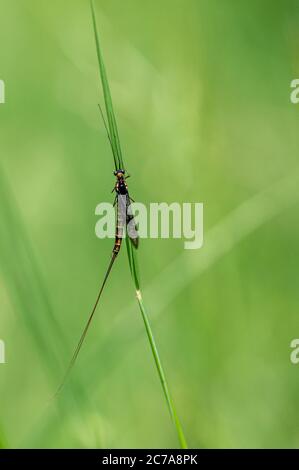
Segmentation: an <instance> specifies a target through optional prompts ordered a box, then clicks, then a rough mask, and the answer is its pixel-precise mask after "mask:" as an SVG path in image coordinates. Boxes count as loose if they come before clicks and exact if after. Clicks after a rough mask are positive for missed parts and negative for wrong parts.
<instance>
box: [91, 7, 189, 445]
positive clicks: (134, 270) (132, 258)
mask: <svg viewBox="0 0 299 470" xmlns="http://www.w3.org/2000/svg"><path fill="white" fill-rule="evenodd" d="M90 5H91V13H92V20H93V27H94V34H95V41H96V48H97V55H98V61H99V68H100V76H101V81H102V88H103V94H104V99H105V106H106V113H107V117H108V126H109V131H110V138H111V142H112V146H113V149H114V150H115V151H116V153H117V155H118V158H119V163H120V165H121V168H124V166H123V161H122V153H121V146H120V140H119V135H118V130H117V125H116V119H115V116H114V111H113V105H112V98H111V93H110V88H109V84H108V79H107V74H106V69H105V65H104V61H103V56H102V53H101V49H100V42H99V35H98V32H97V25H96V17H95V10H94V5H93V0H90ZM126 247H127V253H128V258H129V265H130V271H131V275H132V278H133V281H134V285H135V290H136V297H137V301H138V305H139V309H140V312H141V315H142V319H143V322H144V326H145V330H146V334H147V337H148V340H149V343H150V347H151V351H152V354H153V357H154V361H155V364H156V367H157V371H158V375H159V378H160V382H161V385H162V388H163V392H164V395H165V398H166V401H167V405H168V409H169V412H170V415H171V418H172V420H173V423H174V425H175V428H176V431H177V434H178V438H179V442H180V445H181V447H182V448H183V449H186V448H187V443H186V439H185V436H184V433H183V430H182V426H181V423H180V421H179V418H178V415H177V413H176V410H175V407H174V403H173V401H172V398H171V395H170V392H169V388H168V385H167V381H166V377H165V372H164V369H163V367H162V363H161V360H160V357H159V353H158V349H157V346H156V342H155V339H154V335H153V332H152V329H151V326H150V322H149V318H148V315H147V313H146V310H145V307H144V303H143V300H142V294H141V289H140V279H139V273H138V265H137V258H136V251H135V250H133V247H132V245H131V243H130V241H129V239H128V237H126Z"/></svg>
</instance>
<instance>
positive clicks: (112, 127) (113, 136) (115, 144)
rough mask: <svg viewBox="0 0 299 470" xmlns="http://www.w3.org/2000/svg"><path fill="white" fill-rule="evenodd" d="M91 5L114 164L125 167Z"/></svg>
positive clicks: (91, 2) (91, 1)
mask: <svg viewBox="0 0 299 470" xmlns="http://www.w3.org/2000/svg"><path fill="white" fill-rule="evenodd" d="M90 7H91V14H92V22H93V29H94V36H95V42H96V49H97V56H98V62H99V68H100V76H101V81H102V86H103V93H104V100H105V108H106V113H107V118H108V126H109V132H110V141H111V145H112V148H113V154H114V155H117V159H118V161H117V162H115V161H114V164H115V168H116V167H118V168H122V169H124V164H123V159H122V151H121V146H120V139H119V135H118V129H117V125H116V119H115V115H114V110H113V105H112V99H111V93H110V88H109V83H108V79H107V73H106V68H105V64H104V60H103V56H102V52H101V49H100V41H99V35H98V30H97V23H96V16H95V10H94V5H93V0H90Z"/></svg>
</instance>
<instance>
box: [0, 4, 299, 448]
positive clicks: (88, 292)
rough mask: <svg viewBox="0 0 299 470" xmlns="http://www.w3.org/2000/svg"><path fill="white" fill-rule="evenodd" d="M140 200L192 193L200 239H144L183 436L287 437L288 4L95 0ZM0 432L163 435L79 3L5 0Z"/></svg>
mask: <svg viewBox="0 0 299 470" xmlns="http://www.w3.org/2000/svg"><path fill="white" fill-rule="evenodd" d="M95 5H96V10H97V18H98V24H99V27H100V32H101V41H102V48H103V52H104V57H105V62H106V67H107V71H108V76H109V81H110V86H111V92H112V95H113V100H114V106H115V111H116V115H117V120H118V125H119V130H120V137H121V142H122V146H123V151H124V158H125V162H126V165H127V168H128V170H129V172H130V173H131V175H132V177H131V179H130V180H129V181H130V190H131V193H132V196H133V197H134V199H136V200H137V201H142V202H145V203H149V202H160V201H166V202H169V203H170V202H173V201H179V202H187V201H190V202H195V201H197V202H204V218H205V225H204V233H205V244H204V247H203V248H202V249H201V250H198V251H186V250H184V249H183V242H182V240H142V241H141V244H140V245H141V246H140V253H139V262H140V266H141V276H142V281H143V285H144V288H145V294H144V297H145V303H146V305H147V308H148V311H149V315H150V317H151V320H152V324H153V329H154V332H155V334H156V339H157V343H158V345H159V349H160V353H161V356H162V360H163V363H164V366H165V369H166V373H167V376H168V380H169V384H170V388H171V391H172V395H173V398H174V400H175V403H176V407H177V410H178V413H179V416H180V418H181V420H182V424H183V427H184V430H185V434H186V437H187V440H188V443H189V445H190V447H298V446H299V424H298V423H299V420H298V396H299V366H297V367H296V366H295V365H292V364H291V362H290V358H289V356H290V342H291V340H292V339H293V338H296V337H298V336H299V324H298V258H299V246H298V238H299V224H298V204H299V194H298V187H299V166H298V163H297V161H298V150H299V137H298V119H299V115H298V113H299V105H297V106H296V105H293V104H291V103H290V82H291V80H292V79H294V78H299V54H298V50H299V33H298V31H299V29H298V25H299V5H298V2H297V1H296V0H287V1H276V2H272V1H270V0H262V1H261V0H252V1H251V2H244V1H242V2H236V1H235V0H225V1H221V0H184V1H183V0H163V1H162V2H161V1H158V0H153V1H151V2H140V1H137V0H126V1H121V0H95ZM0 12H1V14H0V79H2V80H4V81H5V84H6V104H4V105H0V122H1V164H0V208H1V224H0V276H1V277H0V298H1V304H0V305H1V307H0V308H1V315H0V338H1V339H3V340H4V341H5V344H6V360H7V363H6V364H5V365H0V445H2V446H3V447H110V448H115V447H129V448H130V447H131V448H132V447H133V448H134V447H145V448H151V447H177V446H178V443H177V438H176V435H175V432H174V429H173V426H172V423H171V421H170V419H169V416H168V411H167V407H166V403H165V399H164V397H163V394H162V390H161V386H160V383H159V380H158V377H157V373H156V370H155V366H154V363H153V360H152V357H151V353H150V348H149V345H148V342H147V339H146V336H145V333H144V331H143V324H142V320H141V317H140V313H139V311H138V306H137V304H136V302H135V301H134V289H133V284H132V280H131V278H130V275H129V268H128V262H127V259H126V254H125V250H123V252H122V253H121V255H120V258H119V259H118V260H117V263H116V265H115V268H114V270H113V273H112V276H111V279H110V280H109V283H108V285H107V289H106V291H105V294H104V296H103V299H102V304H101V306H100V308H99V310H98V311H97V315H96V318H95V321H94V323H93V325H92V328H91V329H90V332H89V334H88V338H87V340H86V343H85V345H84V348H83V349H82V351H81V354H80V356H79V358H78V362H77V364H76V367H75V369H74V370H73V373H72V377H71V379H70V381H69V382H68V384H67V385H66V386H65V389H64V390H63V392H62V393H61V395H60V396H59V398H58V399H57V400H56V401H55V402H49V399H50V397H51V395H52V394H53V392H54V391H55V389H56V387H57V385H58V383H59V382H60V380H61V378H62V376H63V373H64V371H65V369H66V367H67V364H68V362H69V360H70V356H71V353H72V351H73V349H74V346H75V345H76V342H77V340H78V338H79V335H80V333H81V331H82V328H83V326H84V322H85V321H86V318H87V315H88V314H89V312H90V309H91V307H92V304H93V302H94V300H95V297H96V295H97V290H98V287H99V284H100V281H101V279H102V277H103V274H104V272H105V269H106V267H107V263H108V260H109V257H110V252H111V249H112V244H113V242H112V241H111V240H99V239H97V238H96V236H95V233H94V227H95V223H96V220H97V218H96V216H95V214H94V210H95V207H96V205H97V204H98V203H99V202H101V201H107V200H108V201H109V200H110V199H111V201H112V198H113V196H112V195H110V191H111V188H112V187H113V184H114V177H113V175H112V170H113V164H112V156H111V152H110V148H109V145H108V143H107V138H106V134H105V130H104V128H103V125H102V123H101V121H100V118H99V114H98V109H97V103H98V101H99V100H102V94H101V90H100V81H99V76H98V66H97V59H96V53H95V44H94V37H93V31H92V25H91V18H90V10H89V2H88V1H83V0H72V1H70V0H66V1H64V2H61V1H58V0H52V1H51V2H46V1H44V0H42V1H39V2H36V1H33V0H18V1H17V2H16V1H11V0H1V2H0Z"/></svg>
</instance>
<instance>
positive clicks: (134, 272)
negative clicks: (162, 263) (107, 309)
mask: <svg viewBox="0 0 299 470" xmlns="http://www.w3.org/2000/svg"><path fill="white" fill-rule="evenodd" d="M126 247H127V253H128V259H129V265H130V271H131V276H132V279H133V282H134V285H135V292H136V298H137V302H138V305H139V309H140V312H141V315H142V319H143V323H144V326H145V330H146V334H147V337H148V340H149V343H150V347H151V350H152V353H153V357H154V360H155V364H156V367H157V371H158V374H159V378H160V382H161V385H162V388H163V392H164V395H165V398H166V402H167V405H168V409H169V412H170V416H171V418H172V420H173V423H174V425H175V428H176V431H177V434H178V438H179V442H180V445H181V448H182V449H187V448H188V446H187V442H186V439H185V436H184V432H183V429H182V425H181V423H180V420H179V417H178V415H177V412H176V409H175V406H174V403H173V401H172V398H171V395H170V392H169V388H168V384H167V380H166V376H165V372H164V369H163V366H162V362H161V359H160V356H159V352H158V348H157V346H156V342H155V338H154V335H153V331H152V328H151V325H150V322H149V318H148V315H147V313H146V310H145V307H144V303H143V299H142V292H141V288H140V279H139V274H138V267H137V257H136V253H135V251H134V250H135V248H133V247H132V244H131V242H130V240H129V238H128V237H126Z"/></svg>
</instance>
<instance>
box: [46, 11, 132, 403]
mask: <svg viewBox="0 0 299 470" xmlns="http://www.w3.org/2000/svg"><path fill="white" fill-rule="evenodd" d="M91 11H92V19H93V26H94V33H95V40H96V48H97V54H98V59H99V62H100V64H101V76H102V78H103V77H104V80H103V82H104V83H105V82H107V80H105V79H106V71H105V67H104V63H103V60H102V56H101V51H100V47H99V39H98V35H97V28H96V21H95V14H94V9H93V4H92V2H91ZM104 86H105V85H104V84H103V87H104ZM106 86H108V82H107V85H106ZM104 96H105V105H106V112H107V118H108V125H107V123H106V119H105V116H104V113H103V111H102V108H101V106H100V105H99V110H100V114H101V117H102V119H103V123H104V126H105V129H106V132H107V136H108V140H109V142H110V146H111V150H112V155H113V160H114V166H115V170H114V172H113V174H114V176H115V177H116V181H115V184H114V187H113V189H112V192H115V193H116V194H115V200H114V207H115V241H114V246H113V250H112V256H111V260H110V263H109V265H108V269H107V271H106V274H105V276H104V279H103V282H102V284H101V287H100V290H99V293H98V296H97V299H96V301H95V304H94V306H93V309H92V311H91V313H90V315H89V318H88V321H87V323H86V326H85V328H84V330H83V333H82V335H81V337H80V340H79V342H78V345H77V347H76V349H75V351H74V354H73V356H72V359H71V362H70V364H69V367H68V369H67V371H66V373H65V375H64V379H63V381H62V383H61V385H60V386H59V388H58V390H57V392H56V394H55V395H57V394H58V393H59V392H60V390H61V389H62V388H63V386H64V384H65V382H66V379H67V378H68V375H69V373H70V371H71V369H72V368H73V366H74V364H75V362H76V359H77V357H78V354H79V352H80V349H81V347H82V344H83V342H84V339H85V337H86V334H87V332H88V329H89V326H90V324H91V322H92V319H93V317H94V314H95V311H96V308H97V306H98V303H99V301H100V298H101V295H102V292H103V290H104V287H105V284H106V282H107V279H108V277H109V274H110V272H111V269H112V266H113V264H114V262H115V260H116V258H117V255H118V254H119V252H120V249H121V246H122V240H123V238H124V237H125V236H128V237H129V238H130V241H131V242H132V244H133V246H134V247H135V248H138V232H137V227H136V223H135V220H134V216H133V214H132V210H131V202H133V199H132V198H131V197H130V195H129V190H128V185H127V181H126V180H127V179H128V178H129V176H130V175H126V170H125V167H124V163H123V159H122V152H121V148H120V144H118V145H115V139H114V138H112V135H113V136H116V135H117V136H118V131H117V127H116V121H115V118H114V115H113V114H112V113H111V112H109V107H110V106H112V103H107V98H106V94H104ZM118 141H119V139H118Z"/></svg>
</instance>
